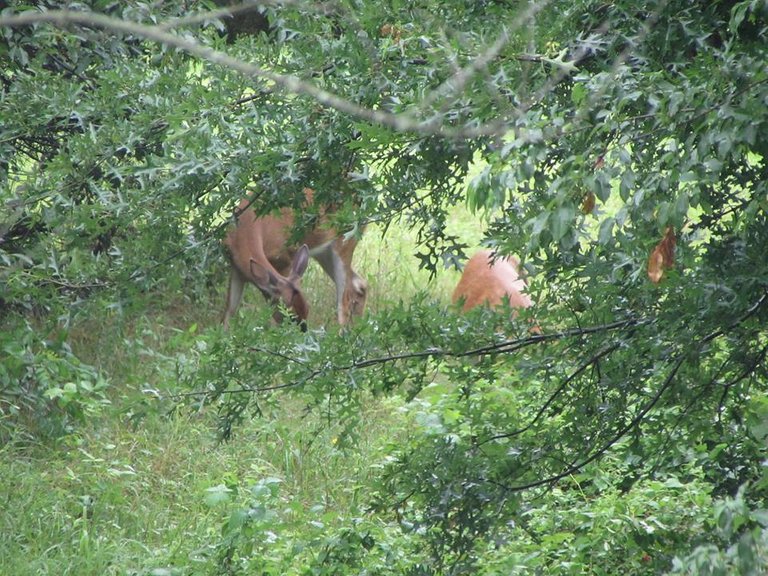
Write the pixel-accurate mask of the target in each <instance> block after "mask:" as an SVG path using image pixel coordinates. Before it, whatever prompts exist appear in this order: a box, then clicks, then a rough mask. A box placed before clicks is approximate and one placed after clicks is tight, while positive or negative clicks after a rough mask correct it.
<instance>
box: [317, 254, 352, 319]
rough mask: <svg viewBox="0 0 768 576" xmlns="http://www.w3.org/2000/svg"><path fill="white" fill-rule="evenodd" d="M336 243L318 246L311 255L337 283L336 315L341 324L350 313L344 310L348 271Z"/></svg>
mask: <svg viewBox="0 0 768 576" xmlns="http://www.w3.org/2000/svg"><path fill="white" fill-rule="evenodd" d="M334 245H335V241H333V242H328V243H326V244H324V245H323V246H318V247H317V248H315V249H314V250H312V251H310V255H311V256H312V257H313V258H314V259H315V260H317V262H318V264H320V266H321V267H322V269H323V270H325V273H326V274H328V276H330V278H331V280H333V283H334V284H335V285H336V317H337V319H338V321H339V324H341V325H344V324H346V323H347V320H348V319H349V318H348V317H349V314H347V313H345V311H344V290H345V288H346V285H347V272H346V269H345V267H344V261H343V260H342V259H341V258H339V255H338V254H336V251H335V250H334Z"/></svg>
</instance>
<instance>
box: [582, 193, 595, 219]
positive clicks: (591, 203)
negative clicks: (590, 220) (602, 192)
mask: <svg viewBox="0 0 768 576" xmlns="http://www.w3.org/2000/svg"><path fill="white" fill-rule="evenodd" d="M594 209H595V194H594V192H587V193H586V195H585V196H584V199H583V200H582V201H581V211H582V213H584V214H592V211H593V210H594Z"/></svg>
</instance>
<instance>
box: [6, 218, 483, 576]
mask: <svg viewBox="0 0 768 576" xmlns="http://www.w3.org/2000/svg"><path fill="white" fill-rule="evenodd" d="M456 226H458V227H461V226H464V227H465V228H466V230H468V231H470V234H471V233H472V232H473V231H476V230H477V229H478V227H477V226H473V225H468V224H466V223H464V224H462V221H461V219H457V220H456ZM459 232H460V230H459ZM471 241H472V240H471V239H470V240H469V242H471ZM383 246H386V249H382V247H383ZM355 266H356V268H357V269H358V271H359V272H360V273H361V274H362V275H363V276H364V277H366V278H367V280H368V281H369V284H370V296H369V309H370V310H371V312H373V313H375V312H376V311H377V310H379V309H381V308H382V307H385V306H387V305H389V304H391V303H392V302H396V301H398V300H400V299H405V298H408V296H409V295H411V294H414V293H416V292H419V291H424V290H426V291H428V292H430V293H431V294H432V295H433V296H434V298H435V299H436V300H438V301H442V302H448V299H449V298H450V292H451V290H452V287H453V285H454V284H455V282H456V281H457V279H458V273H457V272H455V271H454V272H450V271H446V272H444V273H441V274H440V275H439V276H438V278H437V279H436V280H433V281H430V280H429V277H428V274H427V273H425V272H423V271H419V270H418V269H417V264H416V259H415V258H414V257H413V237H412V235H411V234H410V232H408V231H406V230H404V229H403V230H399V231H398V230H393V231H390V234H389V235H388V236H387V238H386V240H385V241H382V239H381V237H380V234H379V232H378V231H377V230H376V229H370V230H368V232H367V234H366V236H365V237H364V239H363V241H362V243H361V245H360V247H359V251H358V253H357V256H356V262H355ZM304 285H305V289H306V291H307V294H308V297H309V299H310V301H311V302H313V304H314V314H313V316H312V317H311V318H312V322H313V323H315V322H316V323H327V324H328V325H332V323H333V321H334V320H333V319H334V318H335V311H334V309H333V308H334V304H333V303H334V300H335V299H334V295H333V286H332V283H331V282H330V280H329V279H327V278H326V277H325V276H324V274H323V273H322V271H321V270H320V268H319V266H317V265H312V266H310V271H309V272H308V276H307V278H306V280H305V282H304ZM225 288H226V287H225V279H224V278H222V281H221V287H220V289H219V292H218V293H217V294H214V295H213V296H212V297H211V300H210V302H189V301H185V300H184V299H182V298H178V297H177V296H175V295H170V294H169V295H164V300H161V301H160V302H158V303H156V304H155V305H154V306H153V307H152V310H151V311H150V312H145V313H136V314H128V315H126V316H118V315H112V316H105V317H102V318H93V317H92V318H84V319H81V320H79V321H78V323H77V324H76V325H75V326H74V327H73V328H72V330H71V333H70V340H71V344H72V347H73V349H74V351H75V353H76V354H77V355H78V356H79V357H80V358H82V359H83V360H84V361H85V362H88V363H90V364H92V365H94V366H96V367H97V368H98V369H99V370H100V371H101V372H102V373H104V374H106V375H108V377H109V380H110V383H111V389H110V400H111V406H110V407H109V408H108V409H107V410H106V411H105V413H104V414H103V415H102V416H101V417H99V418H97V419H94V420H92V421H91V422H89V424H88V425H87V426H86V427H84V428H81V429H79V430H78V431H77V433H76V434H73V435H71V436H67V437H64V438H62V439H60V440H58V441H55V442H48V443H40V444H37V445H32V446H30V445H25V446H23V447H22V446H19V445H14V444H9V445H6V446H5V447H3V448H2V449H0V486H3V489H2V490H0V506H1V507H2V511H0V574H3V575H4V574H8V575H11V574H13V575H15V576H26V575H29V576H32V575H46V574H52V575H53V574H55V575H57V576H59V575H62V576H63V575H70V574H71V575H78V576H85V575H91V574H92V575H106V574H174V573H184V574H187V573H192V572H190V570H193V571H194V572H193V573H208V572H209V571H210V570H212V564H210V563H209V555H210V554H211V553H212V552H213V548H212V546H213V544H214V543H216V542H219V541H220V537H221V527H222V525H223V523H224V522H225V519H226V518H227V517H228V515H229V514H230V513H231V511H232V510H233V509H235V508H236V507H238V506H242V505H243V503H244V502H245V501H246V500H247V498H248V492H247V490H246V488H247V487H248V486H250V485H252V484H253V483H255V482H257V481H258V480H259V479H263V478H270V477H271V478H276V479H278V480H279V481H280V495H281V501H282V502H284V504H285V506H286V510H287V511H288V512H287V513H285V514H283V517H284V518H286V519H293V521H295V522H299V523H307V522H311V521H313V519H315V520H317V521H318V522H319V521H320V520H319V519H322V522H323V523H324V524H326V525H327V524H328V523H331V524H333V523H334V522H339V521H341V519H343V518H344V517H346V516H347V515H349V514H354V513H355V512H356V511H357V509H358V507H359V505H360V499H361V498H360V497H361V487H362V486H365V485H366V482H367V480H369V479H370V476H371V474H372V469H371V466H372V465H373V464H375V463H376V462H377V461H378V460H379V459H380V458H381V453H382V449H383V447H384V446H385V445H387V443H389V442H392V441H394V440H395V439H396V438H395V437H394V435H396V434H400V433H405V430H406V429H407V418H408V417H407V415H406V414H405V413H404V412H403V411H402V410H400V408H401V407H402V405H403V401H402V400H401V399H399V398H397V397H391V398H384V399H371V401H370V403H369V405H368V406H367V408H366V413H365V414H363V415H362V419H363V423H364V425H363V426H361V428H360V438H359V442H358V444H357V445H356V447H355V449H354V450H345V451H342V450H339V449H338V447H337V446H336V441H335V435H334V430H333V428H332V427H330V428H329V427H328V426H326V425H325V423H323V422H321V421H319V420H318V418H317V417H316V416H312V415H310V416H307V415H305V414H304V413H303V412H302V410H301V406H297V405H292V404H291V401H290V400H288V399H284V400H281V401H280V404H279V406H278V409H276V410H274V411H273V412H272V413H271V414H269V415H268V417H266V418H262V419H253V420H249V421H247V422H246V423H245V424H244V425H243V426H242V427H241V428H239V429H238V430H237V432H236V435H235V437H234V438H233V439H232V440H231V441H230V442H228V443H219V442H218V441H217V438H216V432H215V424H214V418H215V414H213V413H209V412H206V411H202V412H199V413H183V412H174V413H170V414H169V413H168V412H166V411H165V410H164V407H163V405H162V403H160V404H157V405H154V404H152V403H153V402H155V400H152V399H151V397H149V398H148V396H147V395H146V394H145V393H144V390H146V389H156V390H159V391H161V392H172V391H173V390H174V386H175V385H176V383H175V380H174V376H175V373H174V366H175V362H176V359H177V358H178V357H179V355H183V354H184V351H185V349H186V347H188V346H190V345H191V344H192V341H193V338H194V334H192V333H190V327H191V326H193V325H196V326H197V327H198V328H197V330H208V329H214V330H217V329H218V322H219V317H220V307H221V306H222V305H223V300H224V290H225ZM263 305H264V303H263V300H262V298H261V297H260V295H258V293H257V292H256V291H255V290H254V289H248V291H247V292H246V299H245V306H244V307H243V310H242V311H241V313H240V316H241V321H247V315H248V313H249V312H250V311H252V310H253V309H254V307H259V306H263ZM148 403H149V405H148ZM395 431H396V432H395ZM221 486H226V487H227V490H232V491H233V492H226V493H227V494H229V496H228V497H227V498H225V499H224V501H223V502H221V503H218V504H215V505H212V504H211V499H210V496H211V493H212V491H213V492H214V493H215V491H216V490H217V487H221ZM177 570H178V571H177Z"/></svg>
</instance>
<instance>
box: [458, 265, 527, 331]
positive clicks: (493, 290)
mask: <svg viewBox="0 0 768 576" xmlns="http://www.w3.org/2000/svg"><path fill="white" fill-rule="evenodd" d="M527 286H528V285H527V284H526V282H525V280H524V279H523V278H522V277H521V276H520V262H519V261H518V260H517V259H516V258H514V257H511V256H509V257H506V258H496V259H495V260H494V258H493V252H491V251H490V250H480V251H479V252H477V253H476V254H474V255H473V256H472V257H471V258H470V259H469V260H467V263H466V265H465V266H464V272H463V273H462V275H461V279H460V280H459V283H458V284H457V285H456V289H455V290H454V291H453V297H452V298H451V300H452V301H453V302H454V303H461V306H462V311H464V312H466V311H468V310H471V309H472V308H475V307H476V306H483V305H485V306H491V307H495V306H500V305H501V304H502V303H503V301H504V299H505V298H508V299H509V306H510V307H511V308H530V307H531V306H533V301H532V300H531V298H530V296H528V294H526V292H525V290H526V288H527ZM513 315H514V316H517V313H516V312H513ZM531 332H534V333H537V334H539V333H541V329H540V328H539V327H538V326H534V327H533V328H531Z"/></svg>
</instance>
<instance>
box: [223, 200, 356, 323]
mask: <svg viewBox="0 0 768 576" xmlns="http://www.w3.org/2000/svg"><path fill="white" fill-rule="evenodd" d="M304 195H305V197H306V199H307V202H308V203H310V204H311V203H312V197H313V191H312V190H311V189H310V188H305V189H304ZM249 208H250V200H248V199H247V198H246V199H243V200H242V201H241V202H240V204H239V206H238V209H237V212H236V214H239V216H238V217H237V221H236V223H235V226H234V227H232V228H230V230H229V231H228V233H227V236H226V238H225V239H224V245H225V246H226V248H227V250H228V252H229V257H230V264H231V266H230V273H229V286H228V289H227V301H226V307H225V309H224V316H223V319H222V324H223V326H224V329H225V330H227V329H228V328H229V323H230V321H231V319H232V316H233V315H234V314H235V313H236V312H237V309H238V307H239V306H240V301H241V300H242V297H243V290H244V288H245V285H246V283H250V284H253V285H254V286H256V288H258V289H259V291H260V292H261V293H262V294H263V296H264V298H265V299H266V300H267V302H269V303H270V304H271V305H272V306H274V308H275V310H274V313H273V315H272V320H273V322H274V323H275V324H280V323H282V321H283V316H284V314H283V312H282V310H281V304H282V307H283V308H284V309H287V311H288V312H289V313H290V315H291V316H292V319H293V320H294V321H295V322H297V323H298V324H299V326H300V327H301V330H302V331H306V329H307V317H308V316H309V305H308V304H307V300H306V297H305V296H304V293H303V292H302V290H301V277H302V276H303V275H304V272H305V271H306V269H307V265H308V263H309V258H310V256H311V257H312V258H314V259H315V260H316V261H317V262H318V263H319V264H320V266H321V267H322V269H323V270H324V271H325V273H326V274H328V276H330V277H331V279H332V280H333V282H334V283H335V285H336V309H337V314H336V316H337V320H338V323H339V325H341V326H342V327H344V326H346V325H347V324H348V323H349V322H350V321H351V319H352V318H353V317H354V316H360V315H361V314H362V313H363V310H364V308H365V300H366V296H367V293H368V284H367V283H366V281H365V280H364V279H363V278H361V277H360V276H359V275H358V274H357V273H356V272H355V271H354V270H353V269H352V256H353V255H354V253H355V247H356V246H357V239H356V238H345V237H343V236H340V235H339V234H337V233H336V232H335V231H334V230H331V229H328V228H323V227H322V225H323V224H324V223H325V217H324V216H325V215H324V214H321V217H320V220H319V222H318V225H317V226H315V227H314V228H313V229H311V230H309V231H307V232H306V233H305V234H304V237H303V238H302V239H301V240H300V242H299V245H298V246H295V245H292V244H291V243H290V242H289V240H290V236H291V231H292V229H293V224H294V214H293V211H292V210H291V209H290V208H283V209H282V210H281V211H280V212H279V213H278V214H268V215H266V216H257V215H256V213H255V212H254V211H253V210H250V209H249Z"/></svg>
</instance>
